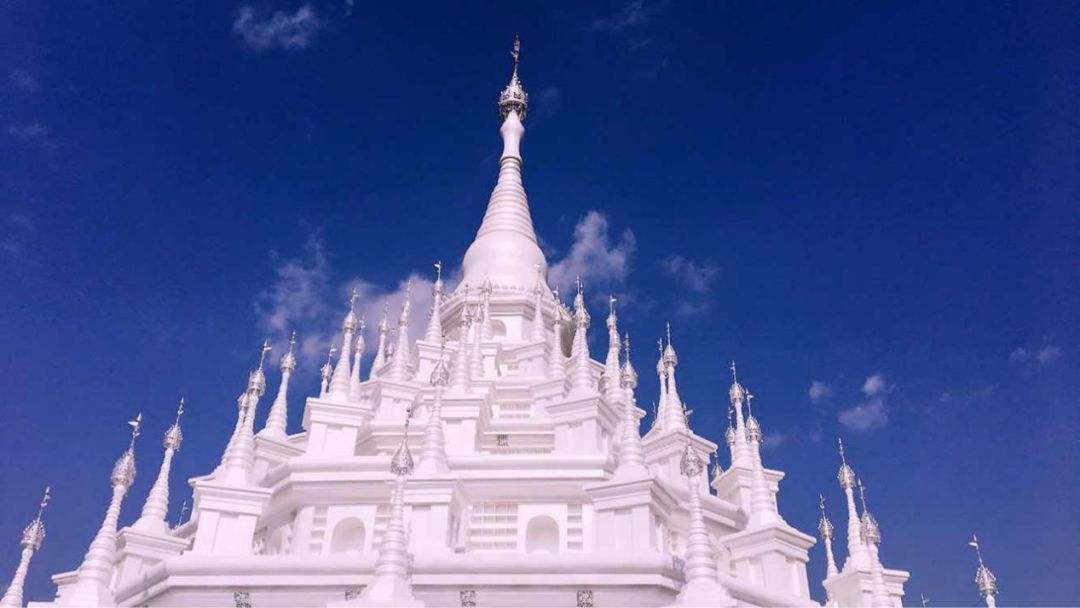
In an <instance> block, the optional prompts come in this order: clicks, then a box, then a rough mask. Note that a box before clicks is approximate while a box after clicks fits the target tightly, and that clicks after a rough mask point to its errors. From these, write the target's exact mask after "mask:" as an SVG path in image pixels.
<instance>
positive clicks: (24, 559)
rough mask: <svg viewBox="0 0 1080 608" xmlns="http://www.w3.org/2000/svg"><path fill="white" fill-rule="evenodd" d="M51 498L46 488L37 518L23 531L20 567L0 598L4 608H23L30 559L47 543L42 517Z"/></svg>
mask: <svg viewBox="0 0 1080 608" xmlns="http://www.w3.org/2000/svg"><path fill="white" fill-rule="evenodd" d="M49 498H50V496H49V488H48V487H46V488H45V494H44V495H43V496H42V497H41V503H40V504H39V505H38V513H37V517H35V518H34V519H33V521H31V522H30V523H29V524H28V525H27V526H26V528H24V529H23V533H22V541H21V542H20V543H19V544H20V546H21V547H22V553H21V554H20V555H19V565H18V566H17V567H16V568H15V576H13V577H11V584H10V585H8V588H7V591H5V592H4V597H3V598H0V606H3V607H4V608H22V605H23V586H24V585H25V584H26V573H27V572H29V571H30V558H32V557H34V553H36V552H37V551H38V549H41V543H43V542H44V541H45V522H44V521H42V519H41V516H42V514H44V512H45V506H46V505H48V504H49Z"/></svg>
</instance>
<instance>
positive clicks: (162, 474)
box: [132, 397, 184, 534]
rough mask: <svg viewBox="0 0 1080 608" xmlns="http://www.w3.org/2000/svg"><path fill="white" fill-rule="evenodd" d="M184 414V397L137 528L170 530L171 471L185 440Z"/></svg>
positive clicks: (163, 532) (150, 530) (166, 437)
mask: <svg viewBox="0 0 1080 608" xmlns="http://www.w3.org/2000/svg"><path fill="white" fill-rule="evenodd" d="M182 415H184V398H183V397H181V398H180V404H179V405H178V406H177V407H176V420H175V421H173V424H172V426H170V427H169V429H168V430H167V431H165V439H164V440H163V441H162V447H163V448H165V457H164V458H163V459H162V460H161V469H159V470H158V476H157V479H155V480H154V485H153V487H151V488H150V494H149V495H148V496H147V497H146V503H145V504H143V509H142V515H141V516H140V517H139V519H138V520H137V521H136V522H135V524H134V525H132V528H134V529H136V530H142V531H146V532H155V533H157V534H165V533H166V532H168V530H169V524H167V523H166V522H165V517H166V516H167V515H168V514H169V471H170V470H171V469H172V459H173V456H174V455H176V452H178V451H179V450H180V443H181V442H182V441H183V440H184V434H183V433H181V432H180V416H182Z"/></svg>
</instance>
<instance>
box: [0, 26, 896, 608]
mask: <svg viewBox="0 0 1080 608" xmlns="http://www.w3.org/2000/svg"><path fill="white" fill-rule="evenodd" d="M498 107H499V116H500V117H501V119H502V127H501V129H500V133H501V135H502V139H503V152H502V157H501V160H500V163H499V175H498V181H497V182H496V184H495V188H494V190H493V192H492V194H491V197H490V199H489V201H488V206H487V212H486V213H485V215H484V218H483V221H482V222H481V224H480V229H479V231H478V232H477V234H476V238H475V240H474V241H473V243H472V244H471V245H470V246H469V248H468V251H466V252H465V256H464V260H463V262H462V278H461V281H460V284H459V285H458V286H457V288H456V289H454V290H453V291H451V292H449V293H445V289H444V283H443V281H442V277H441V267H439V270H440V275H439V277H438V278H437V280H436V282H435V288H434V289H435V300H434V305H433V309H432V310H431V315H430V317H429V321H428V324H427V326H426V328H424V331H423V334H422V336H423V337H422V338H420V339H418V340H415V341H414V340H411V339H410V331H409V327H408V320H409V316H410V315H409V312H410V311H409V308H410V303H409V301H408V299H406V301H405V303H404V305H403V308H402V310H401V311H400V316H399V321H398V324H399V327H398V328H397V332H396V338H394V339H390V338H389V336H390V327H389V324H388V323H387V322H386V321H385V319H384V321H383V322H382V323H380V324H379V325H378V327H377V345H378V346H377V353H376V356H375V359H374V364H373V365H372V366H371V369H369V370H362V369H361V365H360V363H361V360H362V356H363V354H364V350H365V336H364V330H365V328H364V327H363V324H362V323H361V322H359V320H358V318H357V314H356V312H355V310H356V297H355V295H354V297H353V299H352V301H351V305H350V309H349V311H348V312H347V314H346V315H345V317H344V321H343V323H342V325H341V333H342V335H341V341H340V342H339V344H340V350H339V352H338V353H337V356H336V360H331V361H329V362H328V365H327V366H325V367H324V368H323V376H322V379H323V383H322V390H321V391H320V394H319V395H318V396H311V397H308V398H307V399H306V402H305V403H304V407H303V424H302V428H303V431H302V432H299V433H296V434H288V433H287V432H286V428H287V424H286V421H287V419H288V414H289V398H290V395H289V394H288V388H289V380H290V376H291V375H292V373H293V372H294V370H295V367H296V360H295V357H294V356H293V352H292V348H291V346H290V349H289V352H288V353H286V354H285V355H284V356H282V357H281V359H280V370H281V376H280V383H279V385H278V389H277V392H276V397H275V398H274V399H273V402H272V404H271V405H270V406H269V413H268V415H267V417H266V419H265V425H264V426H263V427H262V428H261V429H257V428H256V424H255V421H256V418H257V417H258V414H259V410H260V405H263V403H262V402H263V397H264V393H265V392H266V384H267V382H266V377H265V375H264V361H265V360H266V354H267V351H268V350H269V346H268V345H264V348H263V351H262V354H261V356H260V358H259V364H258V367H257V368H256V369H255V371H253V372H251V374H250V376H249V379H248V383H247V388H246V390H245V391H244V393H243V394H242V395H241V396H240V398H239V400H238V408H237V418H236V421H235V427H234V428H233V432H232V435H231V437H230V439H229V441H228V445H227V446H226V447H225V449H224V453H223V456H222V458H221V463H220V465H219V466H218V467H217V469H216V470H214V471H212V472H210V473H208V474H207V475H205V476H202V477H197V478H194V479H192V480H191V485H192V486H193V488H194V505H193V509H192V511H191V518H190V520H189V521H187V522H186V523H183V524H182V525H178V526H175V527H170V526H169V525H167V524H166V522H165V515H166V512H167V510H168V509H167V507H168V475H169V467H170V464H171V461H172V458H173V456H174V454H176V453H177V450H178V449H179V447H180V443H181V440H182V435H181V433H180V413H182V411H183V410H182V407H183V404H181V409H180V410H179V411H178V413H177V418H176V423H175V424H174V425H173V426H172V427H170V429H169V431H168V433H167V434H166V437H165V441H164V459H163V461H162V464H161V466H160V468H159V473H158V477H157V481H156V483H155V484H154V486H153V488H152V490H151V492H150V495H149V497H148V498H147V499H146V502H145V506H143V508H142V513H141V517H140V518H139V519H138V521H137V522H136V523H135V524H133V525H132V526H130V527H127V528H124V529H122V530H119V531H118V530H117V520H118V515H119V513H120V510H121V506H122V501H123V499H124V497H125V495H126V493H127V490H128V488H130V486H131V483H132V480H133V479H134V475H135V466H134V465H135V451H134V448H135V439H134V437H135V436H137V435H138V420H136V421H134V426H135V430H136V432H135V433H133V435H132V441H131V445H130V446H129V448H128V450H127V451H125V452H124V454H123V457H122V458H121V459H120V461H119V462H118V463H117V465H116V467H115V469H114V471H113V475H112V478H111V483H112V489H113V492H112V500H111V501H110V503H109V507H108V510H107V513H106V516H105V519H104V522H103V523H102V525H101V528H100V529H99V531H98V533H97V535H96V536H95V538H94V541H93V544H92V545H91V547H90V550H89V552H88V553H87V556H86V558H85V561H84V562H83V563H82V565H81V566H80V567H79V568H78V569H77V570H73V571H71V572H67V573H62V574H58V575H55V576H54V577H53V580H54V581H55V583H56V584H57V587H58V593H57V596H56V598H55V599H54V600H53V602H52V603H54V604H58V605H67V606H118V605H119V606H238V607H241V606H256V607H259V608H262V607H269V606H429V607H436V606H451V607H456V606H553V607H554V606H669V605H679V606H809V605H816V603H815V602H814V601H813V600H812V599H811V595H810V594H811V588H810V585H809V583H808V579H807V568H806V563H807V552H808V550H809V549H810V547H811V546H813V545H814V543H815V539H814V537H812V536H810V535H808V534H806V533H804V532H801V531H799V530H796V529H795V528H793V527H792V526H791V525H789V524H788V523H787V522H786V521H785V520H784V518H783V516H782V515H781V513H780V510H779V505H778V501H777V493H778V491H779V484H780V481H781V480H782V479H783V477H784V473H782V472H781V471H777V470H774V469H769V468H766V467H765V466H764V464H763V462H762V457H761V456H762V452H761V439H762V432H761V425H760V423H759V422H758V420H757V419H756V418H755V417H754V416H753V414H752V412H751V405H752V403H751V400H752V398H753V397H752V395H750V394H749V393H748V392H747V391H746V389H745V388H744V387H743V386H742V385H741V384H740V383H739V381H738V379H737V378H735V377H734V376H735V366H734V364H732V375H733V382H732V384H731V388H730V391H729V393H728V395H727V402H728V404H729V407H730V409H729V413H730V416H729V420H730V421H731V423H730V425H729V428H728V431H727V434H726V436H725V437H724V438H722V439H721V442H722V443H724V444H725V446H726V448H727V456H728V458H729V460H730V464H729V466H728V467H727V468H726V469H724V468H722V467H721V466H720V463H719V458H717V462H716V464H715V465H714V467H713V470H712V473H711V475H710V474H709V471H708V470H707V468H708V467H707V466H706V465H707V463H708V461H709V455H710V454H713V453H715V452H716V451H717V448H718V445H717V443H716V442H714V441H712V440H710V439H708V438H706V437H702V436H700V435H698V434H696V433H695V432H694V430H693V429H692V428H691V426H690V424H689V422H688V415H687V410H686V407H685V405H684V404H683V402H682V398H681V396H680V394H679V388H678V384H677V382H676V369H677V367H678V363H679V360H678V356H677V354H676V351H675V348H674V346H673V344H672V342H671V332H670V328H668V332H667V342H666V344H664V343H663V341H661V344H660V352H659V360H658V361H657V363H656V368H655V369H656V372H657V374H658V375H659V378H660V386H661V393H660V395H659V405H658V407H657V411H656V416H655V420H654V421H653V422H652V425H651V428H650V429H648V432H647V433H645V434H644V436H642V435H641V432H640V430H639V421H640V419H641V418H642V417H643V416H644V414H645V412H644V411H643V410H641V409H640V408H639V407H638V406H637V404H636V401H635V389H636V386H637V379H638V375H637V372H636V371H635V369H634V366H633V365H632V364H631V363H630V344H629V338H628V337H624V336H621V335H620V332H619V329H618V320H617V317H616V311H615V305H614V304H615V303H614V299H612V302H611V306H610V308H609V310H608V311H606V312H607V314H608V316H607V319H606V323H605V326H606V329H607V332H608V338H607V340H608V342H607V344H608V348H607V351H606V353H605V355H604V358H603V359H602V360H598V359H594V358H593V356H592V355H591V354H590V352H589V343H588V340H587V339H586V333H587V331H588V330H589V327H590V324H591V317H590V314H589V312H588V311H587V310H586V305H585V298H584V295H583V287H582V285H581V284H580V282H579V283H578V286H577V294H576V297H575V298H574V301H573V305H572V306H571V307H567V306H566V305H564V304H563V303H562V302H561V301H560V299H559V298H558V296H557V293H555V292H553V291H552V290H551V289H549V287H548V285H547V283H546V272H547V261H546V260H545V258H544V254H543V253H542V252H541V250H540V247H539V246H538V245H537V238H536V234H535V233H534V231H533V225H532V220H531V218H530V214H529V206H528V202H527V199H526V196H525V190H524V188H523V186H522V179H521V174H522V158H521V152H520V146H521V141H522V136H523V134H524V131H525V129H524V127H523V126H522V122H523V121H524V120H525V117H526V114H527V111H528V96H527V95H526V93H525V91H524V89H523V87H522V85H521V82H520V80H519V77H518V44H517V41H516V40H515V45H514V67H513V74H512V76H511V78H510V83H509V85H507V87H506V89H505V90H503V92H502V93H501V95H500V96H499V103H498ZM364 378H366V379H364ZM714 397H715V396H714ZM294 399H295V397H294ZM414 455H415V456H414ZM839 481H840V485H841V487H842V488H843V490H844V493H845V496H846V500H847V512H848V526H847V545H848V554H849V555H848V557H847V560H846V562H845V563H844V565H843V569H838V568H837V567H836V563H835V559H834V557H833V551H832V538H833V527H832V524H831V523H830V522H829V520H828V519H827V518H826V517H825V516H824V502H823V503H822V522H821V526H820V532H821V535H822V538H823V540H824V545H825V549H826V550H827V554H828V572H827V573H826V574H827V578H826V579H825V581H824V585H825V589H826V590H827V593H828V600H827V601H828V605H830V606H877V607H885V606H892V607H897V608H898V607H899V606H901V599H902V597H903V593H904V591H903V584H904V582H905V581H906V580H907V576H908V575H907V573H906V572H902V571H899V570H890V569H886V568H884V567H883V566H882V564H881V561H880V559H879V558H878V552H877V547H878V543H880V540H881V533H880V530H879V529H878V527H877V523H876V522H875V521H874V519H873V517H872V516H871V515H870V514H869V512H868V511H867V510H866V508H865V503H864V504H863V508H862V515H859V509H858V507H857V505H856V502H855V494H854V490H855V488H859V487H861V484H860V483H859V482H858V481H857V478H856V477H855V474H854V472H853V471H852V469H851V467H849V466H848V464H847V462H846V461H844V463H843V465H842V466H841V469H840V475H839ZM863 498H864V500H865V495H864V496H863ZM34 521H35V522H36V524H34V526H35V527H34V533H33V534H31V535H30V537H27V538H26V539H24V547H25V548H26V550H25V551H24V553H23V555H24V557H25V559H24V560H23V561H22V562H20V572H21V575H20V576H25V570H26V564H27V563H28V562H29V556H30V555H32V553H33V550H36V549H37V548H38V546H40V544H41V541H40V536H43V530H44V528H43V527H41V526H40V523H41V518H40V515H39V517H38V519H37V520H34ZM39 527H41V535H38V533H37V530H38V528H39ZM28 534H29V533H28ZM24 562H25V563H24ZM16 582H17V583H18V585H17V586H18V588H19V589H18V595H17V596H16V595H14V592H12V593H11V594H10V595H12V596H13V598H14V599H13V600H12V601H11V602H9V598H8V597H7V596H5V597H4V602H5V605H8V604H10V605H19V604H20V603H21V591H22V590H21V587H22V579H21V578H17V581H16ZM15 586H16V585H15V584H14V583H13V585H12V587H13V588H14V587H15ZM31 605H43V604H31Z"/></svg>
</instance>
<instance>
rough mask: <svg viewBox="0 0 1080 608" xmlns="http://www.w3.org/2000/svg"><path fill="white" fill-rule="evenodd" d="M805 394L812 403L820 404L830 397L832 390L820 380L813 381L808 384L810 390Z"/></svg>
mask: <svg viewBox="0 0 1080 608" xmlns="http://www.w3.org/2000/svg"><path fill="white" fill-rule="evenodd" d="M807 394H808V395H809V396H810V401H811V402H812V403H822V402H824V401H827V400H828V399H829V398H830V397H832V394H833V388H832V386H830V385H829V384H827V383H825V382H822V381H821V380H814V381H812V382H810V389H809V390H807Z"/></svg>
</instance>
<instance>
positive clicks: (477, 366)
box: [464, 294, 484, 382]
mask: <svg viewBox="0 0 1080 608" xmlns="http://www.w3.org/2000/svg"><path fill="white" fill-rule="evenodd" d="M464 306H469V303H468V302H467V301H466V302H465V304H464ZM471 317H472V343H471V344H470V346H469V376H471V379H472V381H473V382H476V381H478V380H483V379H484V353H483V350H482V349H481V347H480V339H481V337H482V334H483V333H484V303H483V295H482V294H481V301H478V302H476V303H474V304H472V313H471Z"/></svg>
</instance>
